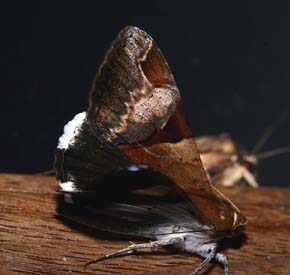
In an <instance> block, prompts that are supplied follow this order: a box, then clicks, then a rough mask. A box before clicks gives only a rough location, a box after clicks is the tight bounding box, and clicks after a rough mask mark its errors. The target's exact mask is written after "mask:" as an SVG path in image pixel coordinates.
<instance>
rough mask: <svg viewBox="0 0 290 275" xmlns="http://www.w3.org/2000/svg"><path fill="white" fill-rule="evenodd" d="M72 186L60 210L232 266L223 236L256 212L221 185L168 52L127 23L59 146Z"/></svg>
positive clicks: (63, 179) (59, 164)
mask: <svg viewBox="0 0 290 275" xmlns="http://www.w3.org/2000/svg"><path fill="white" fill-rule="evenodd" d="M55 169H56V174H57V179H58V181H59V187H60V191H61V192H63V193H64V196H63V199H62V200H61V202H60V205H59V208H58V213H59V214H60V215H62V216H64V217H66V218H68V219H71V220H73V221H75V222H78V223H81V224H85V225H87V226H90V227H92V228H95V229H97V230H101V231H106V232H111V233H118V234H123V235H129V236H136V237H138V236H140V237H145V238H148V239H149V240H151V241H150V242H148V243H141V244H132V245H130V246H128V247H127V248H124V249H122V250H119V251H114V252H112V253H110V254H108V255H105V256H104V257H101V258H98V259H96V260H92V261H91V262H89V263H88V264H92V263H95V262H98V261H101V260H105V259H109V258H113V257H117V256H121V255H128V254H131V253H135V252H137V251H139V250H141V249H144V248H154V247H161V246H174V247H176V248H179V249H180V250H183V251H186V252H189V253H193V254H198V255H200V256H201V257H203V258H204V260H203V261H202V262H201V263H200V264H199V266H198V267H196V268H195V269H194V271H193V272H192V273H191V274H197V273H198V272H199V271H201V270H202V269H203V268H204V267H205V266H206V265H207V264H208V263H209V262H210V261H211V260H215V261H217V262H219V263H221V264H222V265H223V266H224V274H225V275H228V274H229V271H228V260H227V258H226V256H225V255H223V254H221V253H220V252H219V251H218V248H219V247H218V241H219V240H220V239H222V238H228V237H232V236H235V235H238V234H241V233H242V232H243V230H244V229H245V225H246V223H247V220H246V217H245V216H244V215H243V214H242V213H241V212H240V210H239V209H238V208H237V207H236V206H235V205H234V204H233V203H232V202H231V201H230V200H229V199H228V198H226V197H225V196H224V195H223V194H222V193H221V192H219V191H218V190H217V189H216V188H215V187H214V186H212V185H211V183H210V181H209V178H208V176H207V173H206V172H205V169H204V167H203V165H202V162H201V159H200V155H199V153H198V151H197V147H196V144H195V141H194V139H193V136H192V133H191V131H190V129H189V128H188V126H187V124H186V122H185V119H184V117H183V115H182V112H181V96H180V92H179V90H178V88H177V85H176V83H175V80H174V78H173V76H172V74H171V72H170V69H169V66H168V65H167V63H166V61H165V59H164V57H163V55H162V53H161V51H160V50H159V49H158V47H157V45H156V43H155V42H154V40H153V39H152V38H151V36H149V35H148V34H147V33H146V32H144V31H142V30H140V29H138V28H137V27H131V26H128V27H126V28H125V29H123V30H122V31H121V32H120V33H119V34H118V36H117V38H116V39H115V41H114V42H113V43H112V46H111V48H110V49H109V51H108V52H107V54H106V56H105V58H104V62H103V63H102V65H101V66H100V68H99V70H98V72H97V75H96V77H95V79H94V81H93V85H92V91H91V93H90V97H89V107H88V110H87V111H86V112H83V113H79V114H77V115H76V116H75V117H74V118H73V120H71V121H70V122H69V123H68V124H67V125H66V126H65V127H64V133H63V135H62V136H61V137H60V138H59V143H58V146H57V149H56V153H55Z"/></svg>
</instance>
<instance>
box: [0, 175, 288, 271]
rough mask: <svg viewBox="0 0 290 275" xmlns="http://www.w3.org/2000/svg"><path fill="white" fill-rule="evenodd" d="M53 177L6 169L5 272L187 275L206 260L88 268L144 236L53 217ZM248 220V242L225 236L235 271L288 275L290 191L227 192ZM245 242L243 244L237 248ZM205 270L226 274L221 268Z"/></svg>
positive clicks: (178, 258)
mask: <svg viewBox="0 0 290 275" xmlns="http://www.w3.org/2000/svg"><path fill="white" fill-rule="evenodd" d="M56 187H57V183H56V181H55V180H54V177H50V176H38V175H35V176H31V175H12V174H0V274H1V275H10V274H59V275H63V274H98V275H109V274H125V275H133V274H136V275H137V274H138V275H141V274H144V275H145V274H146V275H153V274H154V275H157V274H158V275H163V274H164V275H165V274H166V275H171V274H172V275H173V274H178V275H189V274H190V272H192V270H193V269H194V267H196V266H197V264H198V263H199V261H200V260H201V259H200V258H199V257H197V256H195V255H189V254H182V253H179V252H176V251H172V250H163V249H160V250H158V251H154V252H151V251H145V252H142V253H140V254H138V255H132V256H127V257H122V258H117V259H112V260H107V261H104V262H101V263H98V264H95V265H92V266H90V267H88V269H87V270H86V271H84V269H83V267H84V264H85V263H86V262H87V261H88V260H91V259H94V258H96V257H99V256H101V255H103V254H106V253H109V252H111V251H114V250H117V249H121V248H124V247H126V246H128V244H129V241H135V242H140V240H134V239H128V237H126V238H123V237H120V236H113V235H110V234H101V233H99V232H94V231H93V230H90V229H87V228H85V227H83V226H78V225H75V224H69V223H67V222H66V221H64V220H61V219H59V218H57V217H56V216H55V207H56V199H57V193H56V192H55V189H56ZM223 192H224V193H225V194H226V195H227V196H229V197H230V198H231V199H232V200H233V201H234V202H235V203H236V204H237V205H238V206H239V207H240V209H241V210H242V211H243V212H244V214H245V215H246V216H247V217H248V220H249V224H248V227H247V239H246V240H245V241H244V243H242V242H235V243H233V242H230V241H226V242H225V244H226V245H233V246H236V247H233V248H228V249H226V250H225V251H224V253H225V254H226V255H228V256H229V261H230V271H231V274H232V275H235V274H248V275H257V274H279V275H283V274H290V188H288V189H282V188H281V189H278V188H260V189H255V190H254V189H250V188H235V189H223ZM238 246H241V247H238ZM202 274H223V271H222V268H221V267H220V266H219V265H215V266H214V267H211V268H209V269H208V270H207V271H206V272H204V273H202Z"/></svg>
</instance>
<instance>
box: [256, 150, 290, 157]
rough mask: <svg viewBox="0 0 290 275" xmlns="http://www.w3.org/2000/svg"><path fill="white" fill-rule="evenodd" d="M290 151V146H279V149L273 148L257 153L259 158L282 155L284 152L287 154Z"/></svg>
mask: <svg viewBox="0 0 290 275" xmlns="http://www.w3.org/2000/svg"><path fill="white" fill-rule="evenodd" d="M288 152H290V147H282V148H277V149H273V150H269V151H266V152H262V153H259V154H257V155H256V158H257V159H258V160H261V159H267V158H270V157H274V156H278V155H282V154H285V153H288Z"/></svg>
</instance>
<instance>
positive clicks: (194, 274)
mask: <svg viewBox="0 0 290 275" xmlns="http://www.w3.org/2000/svg"><path fill="white" fill-rule="evenodd" d="M216 255H217V253H216V248H212V249H211V250H210V252H209V254H208V256H207V257H206V258H205V259H204V260H203V261H202V262H201V263H200V264H199V266H198V267H197V268H196V269H195V270H194V271H193V272H192V273H190V275H196V274H197V273H198V272H199V271H201V270H202V269H204V268H205V267H206V265H207V264H208V263H209V262H210V261H211V260H212V259H214V258H215V257H216ZM227 275H229V274H227Z"/></svg>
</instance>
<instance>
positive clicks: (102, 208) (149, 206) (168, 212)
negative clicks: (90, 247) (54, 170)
mask: <svg viewBox="0 0 290 275" xmlns="http://www.w3.org/2000/svg"><path fill="white" fill-rule="evenodd" d="M137 180H138V179H137ZM147 180H150V179H149V178H147ZM158 182H159V183H160V182H162V179H160V178H159V180H158ZM108 184H109V185H110V183H108ZM111 184H113V185H114V183H113V182H111ZM172 188H174V185H162V186H151V187H149V188H148V186H147V185H146V184H145V186H139V188H137V189H129V190H126V191H125V192H122V191H124V190H120V192H119V191H118V192H117V193H118V195H116V196H114V195H112V196H110V198H109V200H104V201H100V196H99V194H98V193H97V192H96V193H95V194H94V193H89V194H69V196H72V197H70V199H69V200H67V199H66V196H67V195H68V194H64V196H63V197H60V203H59V207H58V209H57V212H58V214H59V215H61V216H63V217H65V218H67V219H70V220H73V221H75V222H78V223H81V224H84V225H87V226H89V227H92V228H95V229H97V230H100V231H105V232H112V233H117V234H125V235H133V236H140V237H147V238H150V239H155V238H156V237H157V235H164V234H174V233H186V232H201V231H210V230H212V229H213V228H212V226H211V224H209V223H207V221H206V220H205V219H204V218H203V215H202V214H201V213H199V212H198V210H197V212H195V209H193V208H192V205H191V204H190V203H189V202H187V201H186V200H184V197H183V196H182V195H181V194H178V193H176V192H171V191H172Z"/></svg>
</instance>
